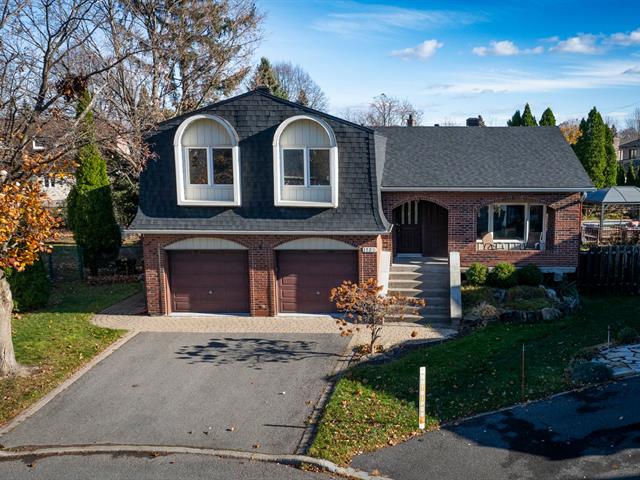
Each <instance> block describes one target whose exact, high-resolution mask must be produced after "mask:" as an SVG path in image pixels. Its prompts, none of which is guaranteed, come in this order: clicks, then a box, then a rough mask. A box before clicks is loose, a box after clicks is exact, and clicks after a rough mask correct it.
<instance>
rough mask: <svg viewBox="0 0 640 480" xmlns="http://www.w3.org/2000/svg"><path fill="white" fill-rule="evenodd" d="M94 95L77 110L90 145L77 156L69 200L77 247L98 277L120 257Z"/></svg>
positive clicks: (84, 98) (85, 95) (86, 97)
mask: <svg viewBox="0 0 640 480" xmlns="http://www.w3.org/2000/svg"><path fill="white" fill-rule="evenodd" d="M90 105H91V94H90V93H89V91H88V90H86V89H85V91H84V92H83V94H82V95H81V97H80V99H79V100H78V105H77V109H76V114H77V116H78V117H80V116H81V115H82V114H83V113H84V118H83V119H82V120H81V122H82V131H83V135H84V136H85V138H86V140H87V143H86V144H85V145H84V146H83V147H81V148H80V149H79V151H78V154H77V156H76V163H77V165H78V167H77V169H76V176H75V179H76V182H75V185H74V187H73V188H72V190H71V192H70V193H69V196H68V198H67V211H68V220H69V225H70V227H71V229H72V230H73V236H74V238H75V240H76V243H77V244H78V246H79V247H80V248H82V251H83V254H84V258H85V261H86V264H87V266H88V267H89V268H90V270H91V273H92V274H94V275H95V274H96V273H97V271H98V266H99V265H100V263H101V262H102V261H107V260H109V259H113V258H115V257H116V256H117V254H118V250H119V248H120V244H121V241H122V239H121V236H120V228H119V226H118V223H117V222H116V218H115V215H114V213H113V201H112V197H111V187H110V185H109V177H108V176H107V165H106V162H105V161H104V159H103V158H102V155H101V154H100V150H98V146H97V144H96V141H95V126H94V123H93V113H92V112H91V109H90Z"/></svg>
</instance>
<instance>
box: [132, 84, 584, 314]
mask: <svg viewBox="0 0 640 480" xmlns="http://www.w3.org/2000/svg"><path fill="white" fill-rule="evenodd" d="M149 142H150V144H151V145H152V148H153V150H154V152H155V153H156V154H157V159H156V160H155V161H152V162H150V163H149V164H148V165H147V167H146V169H145V171H144V172H143V174H142V176H141V180H140V208H139V211H138V214H137V216H136V218H135V220H134V221H133V223H132V225H131V227H130V230H131V231H133V232H135V233H139V234H142V238H143V246H144V263H145V272H146V273H145V281H146V289H147V305H148V310H149V313H151V314H167V313H171V312H214V313H225V312H246V313H250V314H251V315H254V316H261V315H276V314H290V313H296V314H297V313H316V312H327V311H331V310H333V309H334V307H333V305H332V304H331V303H330V302H329V301H328V295H329V290H330V288H332V287H334V286H336V285H337V284H339V283H340V282H342V281H343V280H351V281H361V280H365V279H367V278H377V279H378V280H379V281H381V282H382V281H384V278H383V277H384V275H383V273H382V272H383V271H384V270H385V268H386V267H388V264H389V262H390V259H391V257H392V256H402V255H416V256H447V254H448V253H449V252H452V251H457V252H460V257H461V263H462V266H463V267H467V266H469V265H470V264H471V263H473V262H484V263H486V264H488V265H495V264H496V263H497V262H500V261H508V262H513V263H516V264H518V265H524V264H528V263H534V264H537V265H540V266H541V267H543V268H544V269H546V270H548V271H555V272H573V271H575V269H576V267H577V264H578V250H579V242H580V209H581V204H580V197H581V193H582V192H584V191H588V190H592V189H593V186H592V184H591V182H590V180H589V177H588V176H587V174H586V173H585V171H584V169H583V168H582V166H581V164H580V162H579V161H578V159H577V158H576V156H575V155H574V153H573V151H572V149H571V147H570V146H569V145H568V144H567V143H566V141H565V140H564V138H563V136H562V134H561V133H560V130H559V129H557V128H555V127H537V128H509V127H504V128H501V127H486V128H479V127H384V128H376V129H370V128H367V127H363V126H360V125H355V124H353V123H350V122H348V121H345V120H342V119H339V118H336V117H333V116H330V115H327V114H325V113H321V112H318V111H314V110H311V109H309V108H306V107H303V106H301V105H299V104H296V103H292V102H288V101H285V100H282V99H280V98H277V97H274V96H272V95H270V94H269V93H268V92H267V91H265V90H255V91H252V92H248V93H246V94H243V95H239V96H237V97H234V98H231V99H228V100H224V101H222V102H219V103H216V104H213V105H211V106H208V107H205V108H203V109H200V110H198V111H195V112H192V113H190V114H186V115H183V116H181V117H177V118H174V119H172V120H169V121H167V122H164V123H162V124H160V125H159V127H158V129H157V131H156V132H155V133H154V134H153V136H151V137H150V138H149ZM387 269H388V268H387Z"/></svg>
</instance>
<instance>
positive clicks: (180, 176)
mask: <svg viewBox="0 0 640 480" xmlns="http://www.w3.org/2000/svg"><path fill="white" fill-rule="evenodd" d="M173 146H174V153H175V160H176V180H177V182H176V183H177V188H178V192H177V193H178V205H212V206H239V205H240V148H239V147H238V134H237V133H236V132H235V130H234V129H233V127H232V126H231V125H230V124H229V123H228V122H227V121H226V120H224V119H222V118H220V117H218V116H216V115H204V114H202V115H193V116H192V117H189V118H187V119H186V120H185V121H184V122H182V124H181V125H180V127H178V130H177V132H176V134H175V137H174V141H173Z"/></svg>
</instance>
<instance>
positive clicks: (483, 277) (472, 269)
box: [465, 263, 489, 286]
mask: <svg viewBox="0 0 640 480" xmlns="http://www.w3.org/2000/svg"><path fill="white" fill-rule="evenodd" d="M488 273H489V269H488V268H487V267H486V266H485V265H482V264H481V263H472V264H471V265H470V266H469V269H468V270H467V273H466V274H465V278H466V279H467V283H469V285H476V286H481V285H484V284H485V283H487V274H488Z"/></svg>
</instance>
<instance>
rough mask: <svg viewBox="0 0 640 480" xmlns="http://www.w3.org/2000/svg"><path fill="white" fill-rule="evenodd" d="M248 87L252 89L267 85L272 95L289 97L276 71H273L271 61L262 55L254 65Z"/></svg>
mask: <svg viewBox="0 0 640 480" xmlns="http://www.w3.org/2000/svg"><path fill="white" fill-rule="evenodd" d="M249 87H250V88H251V89H252V90H254V89H256V88H258V87H268V88H269V90H270V91H271V94H272V95H275V96H276V97H280V98H284V99H285V100H288V99H289V95H287V92H286V91H285V90H284V89H283V88H282V87H281V86H280V82H279V81H278V77H277V76H276V72H274V70H273V67H272V66H271V62H270V61H269V59H268V58H266V57H262V58H261V59H260V63H259V64H258V66H257V67H256V71H255V73H254V74H253V77H252V78H251V81H250V82H249Z"/></svg>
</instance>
